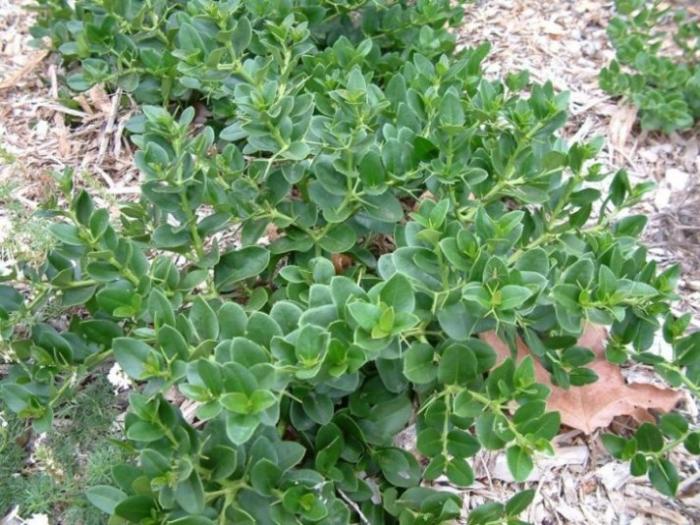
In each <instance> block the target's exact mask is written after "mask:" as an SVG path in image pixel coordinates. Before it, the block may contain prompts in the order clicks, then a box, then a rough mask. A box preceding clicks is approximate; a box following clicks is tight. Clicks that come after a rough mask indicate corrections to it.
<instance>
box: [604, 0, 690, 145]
mask: <svg viewBox="0 0 700 525" xmlns="http://www.w3.org/2000/svg"><path fill="white" fill-rule="evenodd" d="M615 7H616V9H617V12H618V16H616V17H615V18H613V19H612V21H611V22H610V25H609V26H608V35H609V36H610V40H611V42H612V44H613V46H614V47H615V50H616V53H617V57H616V59H615V60H613V61H612V62H611V63H610V65H609V66H608V67H606V68H603V70H602V71H601V72H600V86H601V87H602V88H603V90H605V91H606V92H608V93H610V94H611V95H615V96H622V97H625V98H626V99H628V100H630V101H631V102H632V103H633V104H634V105H635V106H636V107H637V108H639V114H640V120H641V125H642V128H643V129H652V130H656V129H658V130H661V131H663V132H664V133H671V132H673V131H677V130H683V129H688V128H691V127H693V125H694V122H695V121H696V120H697V119H698V117H700V67H699V66H698V60H699V59H700V25H698V21H697V19H692V18H688V15H687V13H685V12H684V11H681V10H677V11H675V12H674V11H673V10H672V8H671V7H669V6H665V7H664V6H662V3H661V2H659V1H647V0H616V2H615ZM663 25H671V27H673V28H674V30H675V33H674V34H673V41H674V42H675V44H676V49H677V51H678V54H677V55H674V54H670V55H668V56H667V55H666V54H664V49H662V45H663V43H664V39H665V38H666V37H667V34H666V33H664V32H663V31H662V30H661V27H662V26H663Z"/></svg>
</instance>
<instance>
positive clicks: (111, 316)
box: [0, 0, 700, 525]
mask: <svg viewBox="0 0 700 525" xmlns="http://www.w3.org/2000/svg"><path fill="white" fill-rule="evenodd" d="M37 8H38V9H39V20H40V22H39V25H38V26H37V27H36V28H35V35H36V36H37V37H41V36H49V37H51V40H52V42H53V45H54V46H55V47H56V49H57V50H58V51H59V52H60V53H61V54H62V55H63V56H64V58H65V60H66V67H67V68H68V71H69V73H68V75H67V76H66V83H67V86H68V88H70V89H72V90H84V89H87V88H89V87H90V86H91V85H93V84H95V83H105V84H106V85H107V86H108V87H110V88H111V89H113V90H121V92H122V93H128V94H129V95H130V96H131V97H133V99H134V100H136V101H137V102H138V103H140V104H141V113H140V114H139V115H138V116H137V117H135V118H134V119H132V121H131V122H130V124H129V131H130V132H131V140H132V141H133V143H134V144H135V145H136V146H137V147H138V152H137V154H136V156H135V162H136V164H137V166H138V167H139V169H140V170H141V172H142V177H143V178H142V180H143V183H142V193H141V196H140V198H139V200H138V201H134V202H125V203H123V205H122V206H121V207H120V209H119V210H118V212H117V213H113V210H108V209H106V208H102V207H100V206H99V205H98V204H97V203H96V201H95V200H94V199H93V198H92V197H91V196H90V194H89V193H88V192H86V191H84V190H80V189H77V188H74V187H73V180H72V178H71V176H70V173H66V174H65V175H64V176H63V177H62V178H61V181H60V185H61V189H62V191H63V195H61V196H60V197H59V198H56V199H55V200H54V201H53V202H49V203H47V204H46V205H45V206H44V208H43V212H42V215H43V220H46V221H49V222H51V223H52V224H51V226H50V230H51V232H52V234H53V236H54V238H55V245H54V246H53V248H52V249H51V250H50V251H49V252H48V254H47V257H46V259H45V260H44V261H41V262H40V263H39V264H34V263H29V262H20V263H19V264H18V265H17V268H14V269H13V272H11V273H10V274H9V275H7V276H6V277H5V283H4V284H2V285H1V287H0V323H2V324H1V325H0V329H1V330H2V336H3V339H4V340H5V341H8V342H9V344H8V345H7V347H6V349H5V353H6V354H7V357H8V358H9V359H10V360H11V361H12V362H13V363H14V364H13V365H12V367H11V369H10V373H9V375H8V377H6V378H4V379H3V381H2V386H1V388H0V398H1V399H2V401H3V403H4V405H5V406H6V407H7V408H8V409H9V410H11V411H12V412H15V413H17V414H18V415H19V416H20V417H22V418H26V419H29V420H31V421H32V424H33V426H34V427H35V428H36V429H38V430H40V431H48V430H49V429H50V428H51V427H52V424H54V419H55V414H56V412H57V411H58V410H60V409H61V407H62V406H63V405H64V404H65V403H66V402H67V401H68V400H70V399H71V398H72V397H73V396H74V395H75V393H76V392H77V391H79V390H80V389H81V388H82V383H83V381H84V379H85V378H88V377H91V376H92V375H94V374H95V373H103V370H104V364H105V363H106V362H111V361H116V362H117V363H118V364H119V365H120V366H121V368H122V369H123V370H124V371H125V373H126V374H128V376H129V377H130V378H131V380H132V381H133V382H134V384H135V387H134V388H133V391H132V393H131V394H130V396H129V410H128V413H127V415H126V418H125V423H124V427H125V433H124V436H123V438H124V439H123V440H121V441H120V445H121V448H123V450H124V455H125V457H126V458H127V459H126V461H125V462H123V463H119V464H116V465H114V467H113V468H112V477H111V480H110V482H103V483H100V484H99V485H95V486H93V487H91V488H90V489H88V491H87V498H88V499H89V500H90V501H91V502H92V503H93V504H94V505H95V506H96V507H97V508H98V509H100V510H102V511H104V513H105V515H109V516H110V518H109V522H110V523H113V524H120V523H141V524H156V523H158V524H160V523H169V524H170V523H172V524H180V525H186V524H189V525H192V524H194V525H202V524H224V523H235V524H239V523H240V524H247V523H250V524H254V523H255V524H267V523H280V524H290V523H304V524H306V523H323V524H335V523H357V522H358V521H359V522H361V523H372V524H383V523H387V524H389V523H400V524H426V525H427V524H438V523H443V522H446V521H449V520H453V519H455V518H457V517H458V516H459V515H460V512H461V504H460V501H459V498H458V497H457V496H456V495H454V494H453V493H452V492H447V491H440V490H438V489H437V488H434V487H431V484H430V482H431V481H433V480H435V479H437V478H439V477H441V476H446V478H447V479H448V480H449V482H450V483H451V484H453V485H455V486H458V487H468V486H469V485H470V484H471V483H472V482H473V480H474V473H473V471H472V466H471V464H470V461H469V458H470V457H472V456H474V455H475V454H476V453H477V452H478V451H479V450H480V449H481V448H485V449H488V450H501V449H505V450H506V456H507V462H508V466H509V468H510V470H511V472H512V474H513V476H514V478H515V479H516V480H518V481H524V480H526V479H527V477H528V475H529V474H530V472H531V471H532V469H533V456H534V455H536V454H548V453H552V446H551V444H550V441H551V440H552V438H553V437H554V436H556V434H557V433H558V432H559V427H560V416H559V414H558V413H557V412H554V411H548V410H547V404H546V400H547V397H548V394H549V390H548V388H547V387H546V386H544V385H543V384H541V381H538V380H537V378H536V366H535V364H536V363H537V365H538V366H541V367H544V368H545V369H546V370H547V372H548V373H549V375H550V376H551V381H552V383H553V384H554V385H557V386H558V387H562V388H572V389H573V388H577V387H580V386H582V385H586V384H590V383H592V382H594V381H595V380H596V379H597V376H596V374H595V372H594V371H593V370H592V369H591V368H590V367H588V366H587V365H589V364H591V363H592V362H593V360H594V359H595V358H596V356H595V355H594V353H593V352H592V351H591V350H590V349H588V348H585V347H582V346H578V344H577V341H578V340H579V337H580V336H581V335H582V333H583V332H584V330H585V328H586V326H587V325H589V324H598V325H604V326H606V327H609V331H610V336H609V341H608V343H607V349H606V354H605V355H606V358H607V359H608V361H610V362H612V363H615V364H617V365H620V366H622V365H624V364H626V363H628V362H634V361H638V362H642V363H645V364H648V365H651V366H653V367H654V368H655V370H656V371H657V372H658V373H659V374H660V375H661V376H662V377H663V379H665V380H666V381H667V382H668V383H669V384H670V385H672V386H680V385H681V384H684V385H685V386H686V387H688V388H689V389H691V390H692V391H693V392H694V393H696V394H697V393H698V383H700V363H699V361H698V352H700V340H699V339H698V337H697V334H690V335H686V334H685V332H686V328H687V326H688V322H689V317H688V316H685V317H681V318H676V317H674V316H673V315H672V314H671V311H670V301H672V300H673V298H674V283H675V281H676V279H677V277H678V269H677V268H670V269H667V270H665V271H659V270H658V269H657V267H656V264H655V263H654V262H653V261H651V260H650V259H649V258H648V256H647V252H646V249H645V248H644V246H643V245H641V244H640V242H639V240H638V239H639V235H640V233H641V231H642V229H643V228H644V225H645V220H646V219H645V217H644V216H641V215H633V214H630V212H629V208H630V206H632V205H634V204H635V203H636V202H638V200H639V199H640V198H641V197H642V195H643V194H644V192H645V191H648V190H649V187H648V186H646V185H641V186H634V185H632V184H631V183H630V181H629V178H628V177H627V175H626V173H625V172H624V171H619V172H617V173H610V174H609V173H607V172H606V171H605V170H604V169H603V168H602V166H601V165H600V164H598V163H596V162H595V157H596V154H597V152H598V150H599V149H600V147H601V142H600V141H592V142H590V143H576V144H567V143H566V141H564V140H563V139H562V138H561V137H560V136H559V134H558V130H559V129H560V128H561V127H562V126H563V125H564V124H565V122H566V118H567V116H566V108H567V97H566V95H565V94H558V93H555V92H554V91H553V89H552V87H551V85H548V84H547V85H536V84H533V83H531V82H530V81H529V79H528V76H527V74H526V73H518V74H512V75H510V76H508V77H507V78H506V79H503V80H489V79H487V78H485V77H484V76H483V74H482V72H481V62H482V61H483V59H484V58H485V57H486V55H487V53H488V46H486V45H483V46H480V47H478V48H474V49H466V50H457V49H456V46H455V40H454V37H453V36H452V35H451V33H450V32H449V30H448V29H449V28H448V26H449V24H455V23H457V22H458V21H459V18H460V14H461V8H453V7H451V6H450V4H449V2H446V1H434V0H433V1H430V0H427V1H420V0H419V1H417V2H415V3H400V2H399V3H392V2H374V3H364V2H357V3H334V2H333V3H332V2H325V1H305V2H296V1H287V2H281V1H280V2H277V1H274V2H258V1H243V2H240V1H227V2H221V1H220V2H214V1H207V0H190V1H180V2H164V1H157V0H155V1H150V2H149V1H146V2H135V1H128V0H122V1H110V2H104V1H100V2H97V1H94V2H93V1H85V2H80V3H78V4H77V6H76V7H75V8H73V7H71V6H70V5H69V4H68V3H67V2H62V1H40V2H39V3H38V6H37ZM67 103H69V102H67ZM605 180H607V181H608V183H607V184H606V185H605V186H603V184H602V182H603V181H605ZM602 187H606V190H605V191H603V190H601V189H600V188H602ZM111 211H112V213H111ZM659 330H662V331H663V336H664V338H665V339H666V340H667V342H668V343H669V344H671V345H672V347H673V355H672V356H669V357H668V358H664V357H661V356H658V355H656V354H655V353H653V352H651V351H650V349H651V346H652V343H653V340H654V336H655V334H656V333H657V332H658V331H659ZM493 332H495V333H496V334H497V335H498V337H500V338H501V339H502V340H503V341H505V342H506V344H507V345H508V346H509V347H510V348H511V349H513V356H512V357H506V358H505V359H503V358H501V357H499V356H498V355H497V353H496V352H495V351H494V349H493V348H492V347H491V345H489V344H488V343H487V342H486V341H485V335H486V334H492V333H493ZM519 339H522V340H524V341H525V342H526V344H527V346H528V347H529V349H530V353H531V355H529V356H528V357H526V358H525V359H519V360H516V359H515V358H514V357H515V352H514V350H515V347H516V342H517V341H518V340H519ZM174 393H177V395H178V396H184V397H185V398H187V399H189V400H191V401H194V402H196V406H197V409H196V414H195V417H194V418H192V417H185V415H183V413H182V412H181V411H180V409H179V408H178V405H177V404H176V403H174V402H173V401H172V400H173V398H174ZM414 424H415V426H416V432H417V445H416V446H417V451H416V453H415V454H414V453H412V452H411V451H407V450H404V449H402V448H399V447H397V446H396V444H395V442H394V437H395V436H396V435H397V434H398V433H400V432H401V431H402V430H404V429H406V428H407V427H408V426H410V425H414ZM699 440H700V433H698V431H697V430H696V429H693V428H689V427H688V424H687V422H686V421H685V419H684V418H683V417H682V416H680V415H679V414H677V413H669V414H665V415H663V416H661V417H660V418H659V419H658V422H657V424H652V423H645V424H643V425H641V426H639V428H638V429H637V430H636V431H635V432H634V433H633V434H630V435H621V436H616V435H606V437H605V438H604V442H605V444H606V446H607V447H608V449H609V450H610V451H611V452H612V453H613V455H615V456H616V457H618V458H620V459H625V460H631V469H632V473H633V474H636V475H642V474H648V476H649V478H650V480H651V482H652V483H653V484H654V486H656V487H657V488H658V489H659V490H660V491H662V492H663V493H665V494H668V495H673V494H674V493H675V491H676V490H677V486H678V483H679V480H678V474H677V472H676V469H675V467H674V466H673V464H672V463H671V462H670V461H669V459H668V455H669V452H670V451H671V450H672V449H673V448H674V447H676V446H681V445H682V446H684V447H685V448H686V449H687V450H688V451H690V452H691V453H694V454H697V453H698V452H699V448H700V442H699ZM533 497H534V491H523V492H521V493H520V494H519V495H517V496H515V497H514V498H513V499H511V500H510V501H508V502H507V503H500V502H493V503H491V504H487V505H486V506H483V507H481V508H479V509H476V510H474V511H472V512H471V514H470V516H469V522H470V523H474V524H486V523H519V521H518V519H519V518H518V516H519V515H520V513H521V512H522V510H524V508H526V507H527V505H528V504H529V502H530V501H531V499H532V498H533Z"/></svg>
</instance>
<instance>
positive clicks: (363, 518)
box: [336, 489, 371, 525]
mask: <svg viewBox="0 0 700 525" xmlns="http://www.w3.org/2000/svg"><path fill="white" fill-rule="evenodd" d="M336 491H337V492H338V494H340V497H341V498H343V499H344V500H345V503H347V504H348V505H350V506H351V507H352V510H354V511H355V512H356V513H357V516H358V517H359V518H360V521H361V522H362V523H364V524H365V525H371V522H370V521H369V520H368V519H367V516H365V515H364V514H363V513H362V511H361V510H360V507H359V506H358V505H357V503H355V502H354V501H353V500H351V499H350V498H349V497H348V495H347V494H345V492H343V491H342V490H340V489H336Z"/></svg>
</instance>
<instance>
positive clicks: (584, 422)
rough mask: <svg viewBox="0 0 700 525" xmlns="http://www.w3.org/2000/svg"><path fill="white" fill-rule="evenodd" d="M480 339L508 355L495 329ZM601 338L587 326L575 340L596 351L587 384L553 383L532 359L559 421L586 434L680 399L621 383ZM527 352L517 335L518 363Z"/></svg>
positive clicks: (602, 335) (662, 408) (671, 405)
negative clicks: (590, 380) (593, 376)
mask: <svg viewBox="0 0 700 525" xmlns="http://www.w3.org/2000/svg"><path fill="white" fill-rule="evenodd" d="M481 338H482V339H483V340H484V341H486V342H487V343H489V344H490V345H491V347H492V348H493V349H494V350H495V351H496V353H497V354H498V356H499V358H500V359H501V360H502V359H505V358H506V357H510V355H511V353H510V350H509V348H508V345H507V344H506V343H504V342H503V341H502V340H501V339H500V338H499V337H498V335H496V332H486V333H484V334H481ZM605 339H606V332H605V329H603V328H602V327H599V326H593V325H589V326H587V327H586V329H585V330H584V332H583V334H582V336H581V338H580V339H579V341H578V345H579V346H583V347H586V348H590V349H591V350H592V351H593V352H594V353H595V354H596V358H595V360H594V361H593V362H592V363H591V364H589V365H588V367H589V368H591V369H592V370H594V371H595V373H596V374H598V381H596V382H595V383H592V384H590V385H585V386H581V387H571V388H569V389H568V390H565V389H563V388H561V387H558V386H555V385H553V384H552V382H551V380H550V376H549V372H547V370H546V369H545V368H544V367H543V366H542V365H541V364H540V363H539V361H538V360H535V376H536V378H537V381H538V382H539V383H542V384H544V385H547V386H548V387H549V388H550V389H551V395H550V396H549V400H548V401H547V409H548V410H552V411H557V412H559V414H560V415H561V422H562V423H563V424H565V425H567V426H569V427H572V428H576V429H578V430H581V431H583V432H585V433H586V434H591V433H592V432H593V431H594V430H596V429H597V428H602V427H607V426H608V425H609V424H610V423H611V422H612V420H613V419H614V418H615V417H618V416H632V417H633V418H635V419H636V420H637V421H647V420H650V419H651V415H650V414H649V410H656V411H660V412H668V411H669V410H672V409H673V408H674V407H675V406H676V404H677V403H678V401H679V400H680V399H681V397H682V396H681V393H680V392H677V391H675V390H671V389H669V388H660V387H657V386H654V385H649V384H644V383H631V384H627V383H625V379H624V378H623V377H622V373H621V372H620V368H619V367H618V366H616V365H614V364H612V363H609V362H608V361H607V359H606V358H605ZM528 355H530V351H529V349H528V348H527V346H526V345H525V343H524V342H523V341H522V340H521V339H520V338H518V341H517V360H518V362H520V361H521V360H522V359H524V358H525V357H527V356H528Z"/></svg>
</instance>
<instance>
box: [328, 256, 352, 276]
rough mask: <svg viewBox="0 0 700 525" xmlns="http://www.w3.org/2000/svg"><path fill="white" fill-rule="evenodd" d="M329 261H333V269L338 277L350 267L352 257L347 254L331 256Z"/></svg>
mask: <svg viewBox="0 0 700 525" xmlns="http://www.w3.org/2000/svg"><path fill="white" fill-rule="evenodd" d="M331 261H333V267H334V268H335V274H336V275H340V274H341V273H343V272H344V271H345V270H347V269H348V268H350V267H351V266H352V257H350V256H349V255H348V254H347V253H334V254H331Z"/></svg>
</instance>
